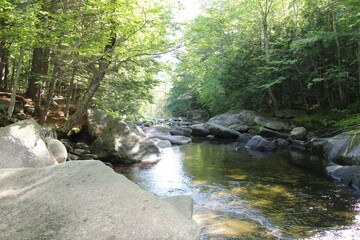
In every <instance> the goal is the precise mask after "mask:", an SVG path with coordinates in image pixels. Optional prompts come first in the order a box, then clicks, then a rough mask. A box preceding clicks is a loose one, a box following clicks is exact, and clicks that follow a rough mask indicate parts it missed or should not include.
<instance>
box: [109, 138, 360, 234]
mask: <svg viewBox="0 0 360 240" xmlns="http://www.w3.org/2000/svg"><path fill="white" fill-rule="evenodd" d="M301 158H303V159H301ZM299 159H300V160H301V162H304V161H305V164H306V165H307V166H311V168H312V169H317V170H316V171H313V170H308V169H304V168H302V167H298V166H296V165H294V164H293V163H294V162H295V163H296V162H299V161H300V160H299ZM116 170H117V171H118V172H121V173H122V174H124V175H126V176H127V177H128V178H129V179H131V180H132V181H134V182H136V183H138V184H139V185H140V186H141V187H142V188H144V189H146V190H148V191H150V192H152V193H154V194H156V195H158V196H160V197H167V196H174V195H190V196H192V198H193V199H194V219H195V220H196V222H197V223H198V224H199V225H200V227H201V239H329V240H330V239H331V240H333V239H341V240H347V239H349V240H351V239H354V240H355V239H360V195H359V191H357V190H354V189H351V188H349V187H348V186H343V185H341V184H339V183H337V182H335V181H333V180H331V179H329V178H327V177H326V175H325V174H324V173H323V171H322V170H323V167H322V166H321V161H319V160H318V159H316V158H311V157H306V156H305V158H304V156H302V155H300V156H299V155H298V154H297V153H294V152H291V153H290V151H289V150H278V151H276V152H275V153H273V154H270V153H269V154H265V155H263V154H260V155H259V153H257V152H251V151H249V150H247V149H246V148H245V147H244V146H243V145H241V144H240V143H235V142H223V141H217V140H202V141H195V142H193V143H191V144H188V145H183V146H178V147H172V148H168V149H165V151H164V158H163V159H162V160H161V161H160V162H159V163H157V164H155V165H151V166H144V165H135V166H131V167H127V168H123V167H121V168H117V169H116Z"/></svg>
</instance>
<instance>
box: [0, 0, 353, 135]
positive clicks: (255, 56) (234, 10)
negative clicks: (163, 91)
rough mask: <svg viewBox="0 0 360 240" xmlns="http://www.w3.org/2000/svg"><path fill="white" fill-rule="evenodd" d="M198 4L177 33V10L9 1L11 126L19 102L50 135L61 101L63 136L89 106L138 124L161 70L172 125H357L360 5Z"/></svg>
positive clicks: (156, 2) (2, 13)
mask: <svg viewBox="0 0 360 240" xmlns="http://www.w3.org/2000/svg"><path fill="white" fill-rule="evenodd" d="M200 2H201V3H202V8H201V10H202V11H201V13H200V15H198V16H197V17H196V18H195V19H194V20H191V21H189V22H187V23H186V24H185V23H182V24H180V23H177V22H176V21H174V11H175V10H174V9H177V8H178V3H177V2H176V1H167V0H145V1H140V0H62V1H56V0H2V1H1V2H0V29H1V31H0V92H3V93H8V94H10V92H11V96H12V98H11V102H10V107H9V109H8V110H7V115H8V116H11V115H12V113H13V110H14V105H15V96H16V95H22V96H24V97H26V98H27V99H32V100H33V101H34V102H35V103H36V114H37V115H38V116H39V119H40V121H41V122H42V123H45V122H46V120H47V115H48V110H49V108H50V106H51V103H52V101H53V98H54V97H55V96H61V97H63V99H65V100H66V107H65V111H64V112H65V115H66V117H67V122H66V123H65V124H64V126H63V130H64V131H68V130H70V129H71V128H72V127H73V126H75V125H76V124H77V123H78V122H79V121H80V119H81V118H82V116H83V115H84V114H85V112H86V109H87V108H88V107H89V106H96V107H97V108H102V109H106V110H107V111H108V112H110V113H112V114H114V115H121V116H122V117H124V118H126V117H128V118H129V117H136V116H138V115H139V109H140V108H141V106H143V105H144V104H147V103H149V102H151V101H152V100H153V95H152V89H153V88H154V87H155V86H156V85H157V84H158V83H159V79H158V76H159V75H158V74H159V72H161V71H164V70H165V69H168V70H171V71H170V72H171V78H172V79H171V80H172V84H173V88H172V90H171V92H170V94H169V98H168V101H167V108H168V110H169V113H170V114H171V115H173V116H186V115H187V113H189V112H190V111H191V110H194V109H195V110H196V109H202V110H206V111H208V112H209V113H210V115H215V114H219V113H223V112H226V111H231V110H239V109H250V110H257V111H262V112H268V113H274V112H275V111H276V110H278V109H288V108H291V109H305V110H309V109H326V110H329V111H332V112H335V113H337V114H338V113H339V112H340V113H341V116H344V115H346V114H349V115H352V116H354V114H357V113H358V111H359V110H360V60H359V59H360V5H359V3H358V0H319V1H311V0H284V1H280V0H246V1H245V0H244V1H239V0H202V1H200ZM180 32H181V34H179V33H180ZM179 38H181V40H180V39H179ZM169 52H174V53H176V57H177V59H178V61H177V62H176V66H175V67H172V66H168V64H167V63H166V62H164V61H161V58H160V56H161V55H163V54H166V53H169ZM71 104H77V106H76V108H74V111H70V110H69V109H70V105H71ZM163 104H164V103H163V102H162V106H163ZM69 112H70V113H69ZM356 116H357V115H356ZM359 118H360V117H359Z"/></svg>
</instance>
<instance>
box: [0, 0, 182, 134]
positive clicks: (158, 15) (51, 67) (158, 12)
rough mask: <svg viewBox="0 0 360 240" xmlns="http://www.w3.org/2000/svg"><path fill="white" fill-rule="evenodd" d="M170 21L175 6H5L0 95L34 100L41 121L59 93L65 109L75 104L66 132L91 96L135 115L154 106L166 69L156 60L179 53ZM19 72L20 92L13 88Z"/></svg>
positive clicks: (151, 0)
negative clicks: (14, 93) (10, 93)
mask: <svg viewBox="0 0 360 240" xmlns="http://www.w3.org/2000/svg"><path fill="white" fill-rule="evenodd" d="M171 17H172V15H171V6H170V4H169V3H168V1H160V0H145V1H139V0H101V1H100V0H85V1H84V0H63V1H55V0H3V1H1V3H0V26H1V31H0V89H1V90H10V89H11V88H12V89H14V88H15V89H17V90H18V92H23V93H25V94H26V96H27V97H29V98H32V99H33V100H34V101H36V102H37V103H38V109H37V110H38V112H39V114H40V116H41V119H42V122H46V117H47V113H48V109H49V107H50V103H51V101H52V98H53V96H54V95H55V94H61V95H65V98H67V99H68V102H67V104H68V105H69V103H70V101H72V102H75V98H76V101H77V108H76V112H75V113H74V114H72V115H71V116H70V118H69V120H68V121H67V123H66V124H65V125H64V126H63V130H64V131H68V130H70V129H71V128H72V127H73V126H74V125H76V124H77V123H78V122H79V120H80V119H81V118H82V116H83V115H84V114H85V112H86V109H87V108H88V106H89V104H90V102H91V101H92V100H93V99H94V96H95V97H96V99H95V101H94V103H95V104H96V103H97V104H98V106H101V107H103V108H105V109H108V110H111V111H117V110H118V111H119V112H121V113H122V114H128V113H129V112H132V111H136V110H137V108H138V107H139V106H140V103H141V102H142V101H149V100H150V99H151V97H150V95H151V94H150V92H149V89H150V88H152V87H153V86H154V85H155V84H156V83H157V82H156V80H155V78H154V75H155V74H156V73H157V72H158V71H159V70H161V64H160V63H159V62H158V61H157V60H156V59H157V57H158V56H159V55H160V54H162V53H164V52H167V51H169V49H171V48H172V47H173V46H174V42H175V39H173V40H170V39H169V38H168V37H169V35H171V32H172V30H171V29H172V27H173V25H172V23H171ZM21 58H23V64H22V65H23V68H22V69H20V70H19V72H17V71H16V69H17V66H19V64H20V63H21V62H20V59H21ZM17 73H18V74H19V85H18V86H16V85H13V84H12V79H14V78H15V76H16V74H17ZM103 82H107V84H103ZM100 86H101V87H100ZM99 88H100V90H101V93H100V92H99V93H98V90H99ZM96 94H98V95H96ZM74 97H75V98H74ZM128 106H132V107H128ZM67 111H68V108H67Z"/></svg>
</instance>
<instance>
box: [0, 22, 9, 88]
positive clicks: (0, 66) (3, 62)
mask: <svg viewBox="0 0 360 240" xmlns="http://www.w3.org/2000/svg"><path fill="white" fill-rule="evenodd" d="M0 26H1V25H0ZM9 56H10V53H9V49H8V48H7V47H6V41H5V40H2V41H1V42H0V90H5V89H6V88H5V86H6V85H7V81H8V76H9Z"/></svg>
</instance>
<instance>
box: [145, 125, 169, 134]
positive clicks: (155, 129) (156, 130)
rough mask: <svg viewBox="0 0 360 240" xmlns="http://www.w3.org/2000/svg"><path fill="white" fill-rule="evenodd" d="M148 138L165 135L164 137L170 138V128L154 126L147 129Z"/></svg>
mask: <svg viewBox="0 0 360 240" xmlns="http://www.w3.org/2000/svg"><path fill="white" fill-rule="evenodd" d="M144 132H145V134H146V136H155V135H156V136H158V135H164V136H170V135H171V134H170V128H169V127H165V126H153V127H149V128H146V129H145V131H144Z"/></svg>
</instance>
